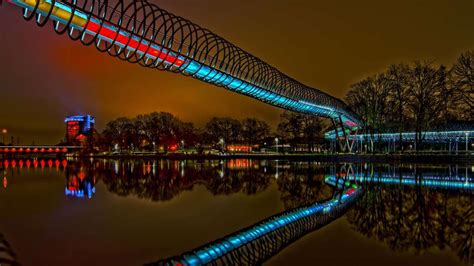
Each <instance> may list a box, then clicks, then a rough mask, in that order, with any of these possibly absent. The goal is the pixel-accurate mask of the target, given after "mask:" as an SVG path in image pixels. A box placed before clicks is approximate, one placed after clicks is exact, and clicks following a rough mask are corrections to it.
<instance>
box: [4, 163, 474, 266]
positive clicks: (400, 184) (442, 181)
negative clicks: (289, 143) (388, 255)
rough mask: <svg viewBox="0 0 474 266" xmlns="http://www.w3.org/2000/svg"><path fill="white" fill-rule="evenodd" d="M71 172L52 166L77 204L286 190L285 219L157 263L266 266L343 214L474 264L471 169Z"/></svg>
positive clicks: (403, 244) (214, 167) (404, 247)
mask: <svg viewBox="0 0 474 266" xmlns="http://www.w3.org/2000/svg"><path fill="white" fill-rule="evenodd" d="M66 163H67V164H66ZM66 163H64V162H59V165H58V166H57V167H56V165H57V164H58V163H57V162H54V161H53V162H52V163H49V162H44V164H45V165H51V166H49V167H50V168H51V170H54V169H55V170H56V171H58V172H64V173H65V175H66V180H65V194H66V195H67V196H68V197H78V198H93V196H94V194H95V193H96V188H95V185H96V184H97V183H98V182H101V181H102V182H103V183H104V184H105V187H106V189H107V190H108V191H109V192H112V193H114V194H117V195H120V196H124V197H128V196H135V197H138V198H140V199H143V200H151V201H161V202H164V201H170V200H172V199H174V198H175V197H177V196H178V195H180V194H181V193H183V192H185V191H190V190H192V189H193V188H194V187H195V186H203V187H205V188H206V189H207V190H208V191H210V192H211V193H212V194H214V195H231V194H236V193H244V194H247V195H254V194H258V193H261V192H263V191H264V190H266V189H267V188H268V187H269V186H270V184H272V183H276V184H277V187H278V190H279V191H280V193H281V201H282V202H283V205H284V207H285V209H286V211H284V212H282V213H279V214H276V215H273V216H271V217H269V218H267V219H264V220H262V221H261V222H258V223H256V224H254V225H252V226H249V227H247V228H244V229H241V230H239V231H237V232H235V233H231V234H229V235H228V236H223V238H220V239H217V240H215V241H212V242H211V243H208V244H205V245H203V246H201V247H199V248H196V249H194V250H192V251H189V252H184V253H183V254H182V255H180V256H176V257H170V258H169V259H165V260H159V261H157V262H156V263H155V264H161V265H172V264H185V265H200V264H208V263H214V264H230V263H234V264H259V263H262V262H264V261H266V260H268V259H269V258H271V257H272V256H274V255H275V254H276V253H278V252H279V251H280V250H282V249H284V248H285V247H287V246H288V245H289V244H291V243H292V242H294V241H296V240H298V239H299V238H300V237H302V236H304V235H306V234H308V233H310V232H313V231H315V230H317V229H318V228H321V227H322V226H324V225H327V224H329V223H331V222H332V221H334V220H335V219H337V218H338V217H341V216H342V215H345V217H346V218H347V220H348V222H349V223H350V224H352V225H354V228H355V230H357V231H358V232H360V233H361V234H363V235H366V236H367V237H369V238H373V239H376V240H378V241H380V242H381V243H384V244H386V245H388V246H389V247H390V248H391V249H393V250H397V251H401V252H406V251H412V250H415V251H416V252H417V253H424V252H430V251H431V250H433V249H444V248H447V247H449V248H450V249H451V250H453V251H454V252H455V253H456V254H457V256H458V258H459V259H461V260H463V261H465V262H469V261H471V260H472V259H473V258H474V256H473V254H474V247H473V245H472V243H473V235H474V234H473V233H474V232H473V228H474V212H473V211H472V206H473V199H474V193H473V191H474V187H473V185H472V184H473V182H474V175H473V170H472V168H470V167H467V166H456V165H446V166H436V167H432V166H428V165H416V164H400V165H388V164H377V165H372V164H326V163H315V162H284V161H279V162H275V161H258V160H229V161H202V162H198V161H166V160H161V161H106V160H104V161H93V162H91V161H81V162H66ZM38 164H41V163H38ZM13 165H15V166H13ZM18 165H20V162H19V161H18V162H15V163H13V162H12V161H10V162H8V163H6V164H5V162H3V163H2V166H0V169H2V167H3V170H4V173H5V172H9V171H12V172H14V171H21V170H25V169H27V168H26V167H24V166H23V167H19V166H18ZM23 165H26V162H23ZM30 165H31V163H30ZM38 168H39V167H38ZM33 169H34V168H33ZM276 173H278V175H277V174H276ZM276 177H277V178H276ZM102 192H103V191H102ZM97 193H100V190H99V191H97ZM322 199H326V200H322ZM351 206H353V207H352V208H351Z"/></svg>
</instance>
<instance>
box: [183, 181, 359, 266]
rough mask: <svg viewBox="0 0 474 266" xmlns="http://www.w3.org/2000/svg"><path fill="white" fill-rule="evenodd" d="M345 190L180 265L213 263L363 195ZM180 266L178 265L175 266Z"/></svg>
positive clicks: (187, 257)
mask: <svg viewBox="0 0 474 266" xmlns="http://www.w3.org/2000/svg"><path fill="white" fill-rule="evenodd" d="M351 186H352V187H351V188H349V189H347V190H345V191H344V193H343V194H342V196H341V197H338V198H335V199H332V200H329V201H327V202H324V203H315V204H312V205H310V206H308V207H302V208H297V209H294V210H292V211H289V212H286V213H283V214H280V215H276V216H274V217H272V218H271V219H268V220H266V221H265V222H262V223H258V224H257V225H255V226H252V227H250V228H248V229H245V230H243V231H240V232H238V233H235V234H232V235H230V236H228V237H226V238H223V239H221V240H218V241H216V242H213V243H211V244H209V245H206V246H204V247H203V248H199V249H196V250H194V251H192V252H190V253H187V254H185V255H183V256H182V257H181V258H182V260H181V261H180V262H178V263H183V264H185V265H204V264H208V263H211V262H213V261H214V260H215V259H216V258H219V257H221V256H223V255H225V254H228V253H229V252H232V251H233V250H236V249H238V248H240V247H242V246H244V245H246V244H247V243H250V242H252V241H254V240H256V239H258V238H261V237H263V236H265V235H267V234H269V233H271V232H274V231H276V230H278V229H280V228H283V227H285V226H288V225H289V224H292V223H294V222H297V221H300V220H302V219H305V218H307V217H310V216H312V215H318V214H321V213H328V212H331V211H334V210H337V207H339V206H341V205H343V204H345V203H348V202H351V201H352V200H354V199H355V198H356V197H357V196H358V195H360V193H361V191H362V190H361V189H360V188H359V187H358V186H357V185H351ZM174 265H178V264H174Z"/></svg>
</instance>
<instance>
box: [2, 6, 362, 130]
mask: <svg viewBox="0 0 474 266" xmlns="http://www.w3.org/2000/svg"><path fill="white" fill-rule="evenodd" d="M5 2H6V3H9V4H13V5H15V6H18V7H20V8H22V9H23V16H24V18H25V19H26V20H28V21H33V20H34V21H35V22H36V24H37V25H38V26H41V27H44V26H46V25H50V23H48V22H49V21H51V22H52V26H53V29H54V31H55V32H56V33H58V34H67V35H68V36H69V38H70V39H72V40H74V41H80V42H81V43H82V44H84V45H86V46H95V47H96V49H97V50H99V51H100V52H104V53H108V54H109V55H110V56H113V57H117V58H119V59H121V60H125V61H128V62H130V63H137V64H139V65H141V66H143V67H149V68H156V69H159V70H167V71H171V72H177V73H181V74H183V75H186V76H191V77H194V78H196V79H199V80H201V81H205V82H207V83H211V84H214V85H216V86H220V87H224V88H226V89H228V90H231V91H234V92H237V93H240V94H244V95H246V96H250V97H253V98H255V99H258V100H260V101H263V102H265V103H268V104H271V105H274V106H277V107H281V108H284V109H288V110H292V111H296V112H301V113H307V114H314V115H316V116H321V117H327V118H331V119H333V120H335V121H338V123H341V126H344V127H346V128H352V129H357V128H358V127H360V126H361V123H362V122H361V121H360V119H359V117H358V116H357V115H356V114H355V113H354V112H352V111H351V110H350V109H349V108H348V106H347V105H346V104H345V103H343V102H342V101H341V100H339V99H337V98H335V97H332V96H330V95H328V94H326V93H324V92H321V91H319V90H317V89H314V88H311V87H308V86H306V85H304V84H302V83H300V82H298V81H296V80H294V79H293V78H291V77H289V76H287V75H285V74H283V73H282V72H280V71H279V70H277V69H276V68H274V67H272V66H270V65H269V64H267V63H265V62H264V61H262V60H261V59H259V58H257V57H255V56H253V55H251V54H250V53H248V52H246V51H244V50H242V49H241V48H239V47H237V46H235V45H233V44H232V43H230V42H228V41H226V40H225V39H223V38H222V37H220V36H218V35H216V34H214V33H212V32H211V31H209V30H207V29H204V28H201V27H200V26H198V25H196V24H194V23H192V22H191V21H189V20H187V19H185V18H182V17H179V16H176V15H174V14H172V13H170V12H168V11H166V10H163V9H161V8H159V7H158V6H156V5H155V4H153V3H150V2H149V1H147V0H138V1H125V0H118V1H107V0H104V1H100V0H69V1H56V0H7V1H5Z"/></svg>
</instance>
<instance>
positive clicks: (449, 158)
mask: <svg viewBox="0 0 474 266" xmlns="http://www.w3.org/2000/svg"><path fill="white" fill-rule="evenodd" d="M80 158H94V159H120V160H124V159H125V160H130V159H168V160H229V159H256V160H299V161H319V162H349V163H352V162H354V163H361V162H371V163H390V162H401V163H406V162H413V163H473V164H474V155H466V154H458V155H455V154H278V155H277V154H224V155H219V154H173V153H170V154H145V155H136V154H135V155H132V154H130V155H88V156H80Z"/></svg>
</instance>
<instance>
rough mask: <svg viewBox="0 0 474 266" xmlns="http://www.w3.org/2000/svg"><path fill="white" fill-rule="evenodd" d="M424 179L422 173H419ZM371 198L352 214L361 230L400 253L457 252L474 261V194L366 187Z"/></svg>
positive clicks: (383, 186)
mask: <svg viewBox="0 0 474 266" xmlns="http://www.w3.org/2000/svg"><path fill="white" fill-rule="evenodd" d="M415 175H416V177H417V178H418V179H422V178H423V176H422V174H421V172H416V170H415ZM365 190H366V193H365V195H364V196H363V197H362V198H361V199H360V200H359V201H358V202H357V203H356V204H355V208H353V210H351V211H349V212H348V214H347V217H348V220H349V222H350V223H352V224H353V225H354V227H355V229H356V230H357V231H359V232H360V233H362V234H364V235H366V236H368V237H370V238H376V239H378V240H380V241H382V242H384V243H386V244H387V245H388V246H389V247H390V248H391V249H393V250H396V251H414V252H415V253H424V252H430V251H432V250H436V249H440V250H442V249H445V248H451V249H452V250H453V251H454V252H456V254H457V255H458V256H459V258H460V259H461V260H463V261H471V260H472V259H474V256H473V254H474V246H473V243H472V241H473V232H474V210H473V200H474V193H473V192H472V191H463V192H462V194H460V192H459V191H453V190H434V189H428V188H424V187H422V186H420V185H418V186H415V187H407V186H402V185H380V184H374V183H371V184H366V185H365Z"/></svg>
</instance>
